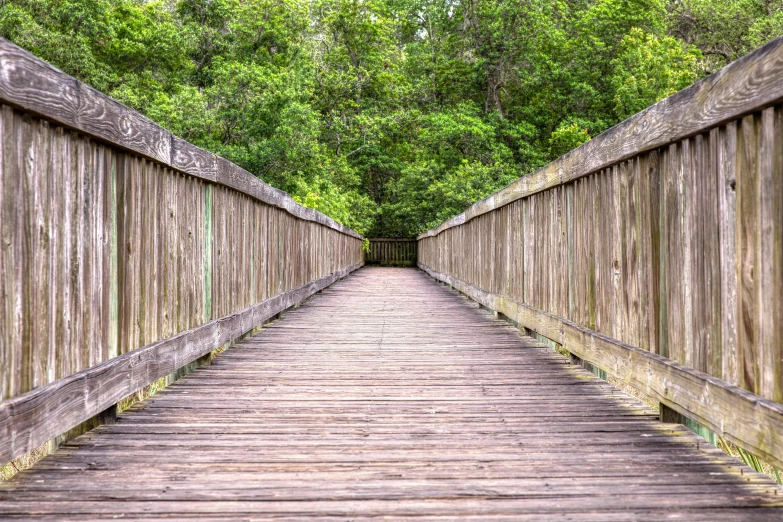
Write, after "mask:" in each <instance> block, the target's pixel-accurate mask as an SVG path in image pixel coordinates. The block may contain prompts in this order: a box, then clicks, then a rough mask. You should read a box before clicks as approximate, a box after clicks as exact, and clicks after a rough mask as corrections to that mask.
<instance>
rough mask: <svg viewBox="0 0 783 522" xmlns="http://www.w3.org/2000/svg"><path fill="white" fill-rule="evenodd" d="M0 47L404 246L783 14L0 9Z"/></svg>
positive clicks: (479, 7) (772, 0)
mask: <svg viewBox="0 0 783 522" xmlns="http://www.w3.org/2000/svg"><path fill="white" fill-rule="evenodd" d="M0 34H1V35H2V36H4V37H5V38H7V39H9V40H11V41H13V42H15V43H17V44H18V45H20V46H21V47H23V48H25V49H27V50H29V51H30V52H32V53H34V54H36V55H38V56H40V57H41V58H43V59H45V60H47V61H49V62H50V63H52V64H53V65H55V66H56V67H59V68H60V69H62V70H63V71H65V72H67V73H69V74H71V75H73V76H75V77H77V78H79V79H80V80H83V81H84V82H86V83H88V84H90V85H92V86H94V87H95V88H97V89H99V90H101V91H103V92H105V93H106V94H108V95H110V96H112V97H114V98H116V99H118V100H120V101H121V102H123V103H125V104H127V105H128V106H130V107H132V108H134V109H137V110H139V111H140V112H142V113H144V114H145V115H147V116H148V117H149V118H151V119H152V120H154V121H156V122H158V123H159V124H161V125H163V126H164V127H166V128H168V129H170V130H171V131H172V132H174V133H175V134H177V135H179V136H181V137H182V138H184V139H186V140H188V141H191V142H193V143H195V144H196V145H199V146H201V147H203V148H205V149H208V150H210V151H213V152H215V153H217V154H219V155H221V156H224V157H226V158H227V159H230V160H231V161H233V162H235V163H237V164H238V165H240V166H242V167H244V168H245V169H247V170H248V171H250V172H252V173H253V174H255V175H257V176H259V177H260V178H261V179H263V180H264V181H266V182H268V183H270V184H271V185H274V186H276V187H279V188H281V189H283V190H285V191H287V192H289V193H290V194H291V195H292V196H293V197H294V198H295V199H296V200H297V201H299V202H301V203H302V204H304V205H306V206H309V207H313V208H316V209H318V210H320V211H322V212H324V213H326V214H328V215H330V216H332V217H333V218H335V219H336V220H338V221H340V222H342V223H344V224H346V225H348V226H350V227H353V228H354V229H355V230H357V231H359V232H361V233H364V234H367V235H389V236H408V235H415V234H417V233H419V232H422V231H424V230H426V229H427V228H430V227H432V226H434V225H437V224H438V223H440V222H441V221H443V220H444V219H446V218H448V217H450V216H452V215H454V214H456V213H459V212H461V211H463V210H464V209H465V208H467V207H468V206H469V205H470V204H471V203H472V202H474V201H476V200H477V199H480V198H482V197H484V196H486V195H488V194H490V193H492V192H494V191H496V190H498V189H500V188H502V187H503V186H504V185H506V184H508V183H509V182H511V181H512V180H514V179H516V178H517V177H519V176H522V175H524V174H527V173H529V172H531V171H532V170H534V169H536V168H537V167H540V166H542V165H544V164H546V163H547V162H549V161H551V160H552V159H554V158H556V157H558V156H560V155H562V154H563V153H565V152H567V151H568V150H570V149H572V148H574V147H575V146H578V145H579V144H581V143H583V142H585V141H587V140H589V139H590V137H592V136H596V135H597V134H599V133H601V132H603V131H604V130H606V129H608V128H609V127H611V126H612V125H614V124H616V123H617V122H619V121H621V120H623V119H625V118H627V117H628V116H630V115H632V114H634V113H636V112H638V111H640V110H641V109H644V108H645V107H647V106H649V105H651V104H652V103H654V102H656V101H658V100H660V99H662V98H664V97H666V96H668V95H670V94H672V93H674V92H676V91H677V90H680V89H682V88H684V87H687V86H688V85H690V84H691V83H693V82H694V81H696V80H698V79H699V78H700V77H703V76H705V75H707V74H709V73H711V72H714V71H715V70H717V69H719V68H720V67H722V66H724V65H726V64H727V63H728V62H730V61H732V60H734V59H736V58H738V57H739V56H741V55H743V54H745V53H747V52H749V51H750V50H752V49H753V48H755V47H757V46H759V45H762V44H764V43H766V42H767V41H768V40H770V39H772V38H774V37H776V36H779V35H781V34H783V0H151V1H147V0H0Z"/></svg>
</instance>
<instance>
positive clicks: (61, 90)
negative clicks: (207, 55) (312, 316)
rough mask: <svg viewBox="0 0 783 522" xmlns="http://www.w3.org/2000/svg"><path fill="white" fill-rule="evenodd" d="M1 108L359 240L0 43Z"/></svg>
mask: <svg viewBox="0 0 783 522" xmlns="http://www.w3.org/2000/svg"><path fill="white" fill-rule="evenodd" d="M0 102H2V103H5V104H8V105H11V106H14V107H16V108H18V109H21V110H22V111H23V112H25V113H28V114H31V115H35V116H39V117H41V118H44V119H47V120H49V121H52V122H56V123H58V124H60V125H63V126H65V127H67V128H69V129H73V130H76V131H79V132H80V133H83V134H85V135H87V136H91V137H93V138H96V139H98V140H101V141H103V142H106V143H108V144H110V145H112V146H116V147H119V148H121V149H123V150H126V151H130V152H133V153H135V154H138V155H140V156H142V157H146V158H149V159H152V160H155V161H156V162H158V163H160V164H162V165H164V166H166V167H170V168H173V169H176V170H178V171H180V172H183V173H186V174H189V175H191V176H194V177H197V178H201V179H204V180H206V181H210V182H213V183H218V184H221V185H224V186H227V187H231V188H234V189H235V190H238V191H240V192H243V193H245V194H247V195H249V196H251V197H253V198H255V199H257V200H259V201H262V202H264V203H266V204H267V205H272V206H275V207H278V208H280V209H283V210H285V211H286V212H288V213H290V214H291V215H294V216H296V217H297V218H299V219H302V220H305V221H313V222H316V223H319V224H321V225H324V226H327V227H330V228H333V229H335V230H338V231H340V232H342V233H344V234H348V235H351V236H353V237H357V238H359V239H361V236H360V235H359V234H357V233H356V232H354V231H353V230H351V229H350V228H348V227H345V226H343V225H341V224H339V223H337V222H336V221H334V220H333V219H331V218H330V217H328V216H325V215H323V214H321V213H320V212H318V211H316V210H313V209H309V208H305V207H303V206H301V205H299V204H298V203H297V202H296V201H294V200H293V198H291V197H290V196H289V195H288V194H286V193H285V192H283V191H281V190H278V189H275V188H273V187H270V186H269V185H267V184H266V183H264V182H263V181H261V180H260V179H258V178H256V177H255V176H253V175H252V174H250V173H249V172H247V171H245V170H244V169H242V168H240V167H238V166H237V165H234V164H233V163H231V162H229V161H228V160H225V159H223V158H220V157H218V156H216V155H214V154H212V153H210V152H208V151H205V150H203V149H200V148H199V147H196V146H195V145H193V144H192V143H189V142H187V141H185V140H183V139H181V138H178V137H176V136H174V135H172V134H171V133H170V132H169V131H168V130H166V129H164V128H163V127H161V126H159V125H157V124H156V123H154V122H152V121H151V120H149V119H147V118H146V117H144V116H143V115H141V114H140V113H138V112H136V111H134V110H132V109H130V108H128V107H126V106H125V105H122V104H121V103H119V102H118V101H116V100H114V99H112V98H110V97H108V96H106V95H105V94H103V93H100V92H98V91H96V90H95V89H93V88H92V87H90V86H88V85H85V84H84V83H82V82H80V81H78V80H76V79H75V78H73V77H71V76H68V75H67V74H65V73H63V72H62V71H60V70H58V69H56V68H54V67H52V66H51V65H49V64H48V63H46V62H44V61H43V60H41V59H39V58H37V57H35V56H33V55H32V54H30V53H28V52H27V51H25V50H23V49H21V48H20V47H17V46H16V45H14V44H12V43H11V42H9V41H7V40H5V39H3V38H0Z"/></svg>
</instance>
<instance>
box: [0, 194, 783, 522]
mask: <svg viewBox="0 0 783 522" xmlns="http://www.w3.org/2000/svg"><path fill="white" fill-rule="evenodd" d="M550 208H552V207H550ZM439 260H440V261H442V262H445V258H443V257H441V258H440V259H439ZM239 348H240V349H237V350H230V351H228V352H226V353H224V354H221V355H220V356H219V357H217V358H216V359H214V361H213V363H212V364H211V365H210V366H208V367H203V368H201V369H199V371H197V372H194V373H192V374H190V375H189V376H188V377H187V378H185V379H182V380H180V381H178V382H177V383H175V384H174V385H173V386H171V387H169V388H167V389H166V390H165V391H163V392H160V393H158V394H156V395H155V396H153V397H151V398H150V399H148V400H147V401H145V402H144V403H143V404H139V405H136V406H134V407H133V408H132V410H131V411H129V412H127V413H125V414H123V415H121V416H120V417H119V419H118V422H117V423H116V424H113V425H111V426H104V427H101V428H99V429H98V430H94V431H93V432H91V433H89V434H87V435H85V436H83V437H80V438H78V439H76V440H74V441H72V442H71V443H69V444H68V445H67V446H65V447H63V448H61V449H60V450H58V452H57V453H56V454H55V455H52V456H51V457H50V458H48V459H46V460H44V461H42V462H40V463H39V464H38V465H37V466H35V467H34V468H32V469H31V470H28V471H26V472H24V473H22V474H20V475H19V476H18V477H16V478H15V479H14V480H12V481H11V482H8V483H5V484H2V485H0V516H2V517H4V518H8V517H11V516H17V515H19V516H21V515H23V514H24V515H27V516H30V515H35V516H39V514H40V513H56V515H51V516H52V518H53V517H55V516H56V517H59V518H60V519H68V517H70V516H71V513H78V516H79V517H80V519H87V520H89V519H91V517H101V516H103V517H104V518H105V517H106V516H116V513H126V516H143V517H158V518H160V517H166V516H172V517H180V518H183V517H184V518H193V517H196V516H202V517H207V518H217V517H221V518H226V517H228V518H231V517H232V516H233V515H237V516H238V517H240V518H241V517H245V518H270V517H273V518H278V517H280V516H283V517H285V516H286V514H293V516H294V517H295V518H299V519H314V518H319V517H328V518H335V517H345V518H351V519H354V518H357V514H358V515H360V516H367V517H375V518H378V517H387V518H394V519H405V518H406V517H408V516H410V517H415V518H416V519H422V518H423V519H424V520H427V519H428V517H433V518H435V517H440V519H441V520H442V519H456V518H459V519H464V518H465V517H468V518H470V517H471V516H473V517H475V518H476V519H487V518H489V519H495V518H497V517H508V518H509V519H514V520H518V519H519V517H520V513H534V514H535V515H536V517H537V518H546V519H549V518H565V519H567V518H579V519H580V520H585V519H587V520H591V519H595V520H607V519H608V520H613V519H619V520H622V519H628V518H629V517H630V518H638V519H644V520H656V519H662V520H663V519H665V518H666V517H671V516H673V515H678V516H681V518H688V519H692V518H693V515H696V516H699V514H700V513H701V510H702V509H706V510H711V511H709V513H710V518H709V520H713V521H714V520H724V519H725V520H737V519H743V520H747V519H753V517H754V516H756V517H757V518H758V519H760V520H762V519H763V517H762V516H760V515H759V513H763V514H764V515H766V516H768V517H774V516H775V515H777V511H775V509H777V508H776V507H775V506H780V505H781V500H780V492H781V491H783V490H781V489H780V488H778V487H777V486H775V485H774V484H772V483H771V481H770V480H769V479H768V478H767V477H765V476H763V475H760V474H757V473H754V472H752V471H751V470H750V469H749V468H746V467H744V466H743V465H742V464H741V463H740V462H738V461H736V460H733V459H731V457H729V456H727V455H725V454H723V453H722V452H720V451H718V450H717V449H715V448H713V447H711V446H709V445H708V444H706V443H705V442H704V441H703V440H702V439H700V438H699V437H697V436H696V435H694V434H693V433H691V432H689V431H688V430H687V429H685V428H684V427H682V426H678V425H673V424H662V423H659V422H657V420H656V416H655V415H656V414H655V412H654V411H652V410H650V409H649V408H647V407H645V406H643V405H641V404H640V403H639V402H638V401H636V400H635V399H633V398H631V397H628V396H625V395H623V394H620V393H617V391H616V390H614V389H613V388H612V387H611V386H610V385H608V384H607V383H605V382H603V381H600V380H599V379H597V378H595V377H594V376H593V375H592V374H590V373H589V372H587V371H585V370H584V369H583V368H581V367H578V366H574V365H571V364H569V363H568V362H567V359H565V358H563V357H561V356H560V355H558V354H555V353H553V352H552V351H550V350H547V349H545V348H543V347H542V345H541V344H540V343H537V342H535V341H533V340H532V339H531V338H530V337H527V336H524V335H519V331H518V330H517V329H515V328H513V327H511V326H510V325H508V324H505V323H503V322H500V321H493V320H492V319H491V315H490V314H488V313H487V312H485V311H483V310H479V309H478V307H476V306H471V305H470V304H469V303H468V302H467V301H466V300H464V299H462V298H460V297H459V294H458V293H457V292H453V291H450V290H448V289H447V288H445V287H443V286H440V285H438V284H436V282H435V281H433V280H431V279H429V278H427V277H426V275H425V274H423V273H422V272H419V271H416V270H411V269H399V268H368V269H364V270H361V271H359V272H358V273H356V274H355V275H353V276H352V277H351V278H349V279H347V280H344V281H342V282H340V283H338V284H336V285H334V286H331V287H330V288H328V289H327V290H326V291H325V292H324V293H322V294H320V295H318V296H316V297H315V298H313V299H312V300H310V301H309V302H307V303H305V304H304V305H303V306H302V307H299V308H297V309H295V310H292V311H290V312H288V313H287V314H285V316H284V317H283V319H282V320H280V321H276V322H274V323H272V324H270V325H269V326H268V327H266V328H264V329H263V330H262V332H261V333H260V334H259V335H256V336H254V337H252V338H248V339H245V340H243V341H241V342H240V344H239ZM227 382H230V383H232V385H231V386H226V383H227ZM237 448H242V451H237ZM85 477H87V478H88V479H89V480H85ZM229 478H230V480H228V479H229ZM553 498H555V499H557V500H556V501H553V500H552V499H553ZM607 498H610V500H609V501H607ZM661 498H663V499H665V500H664V501H663V502H662V501H661ZM129 506H130V507H129ZM524 516H525V515H524V514H523V515H522V517H524ZM359 518H361V517H359ZM532 519H535V518H532ZM523 520H524V518H523Z"/></svg>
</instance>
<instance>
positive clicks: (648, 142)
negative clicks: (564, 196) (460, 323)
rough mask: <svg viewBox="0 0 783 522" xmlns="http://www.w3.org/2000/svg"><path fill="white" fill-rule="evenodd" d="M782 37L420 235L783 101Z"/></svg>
mask: <svg viewBox="0 0 783 522" xmlns="http://www.w3.org/2000/svg"><path fill="white" fill-rule="evenodd" d="M781 77H783V37H781V38H777V39H775V40H772V41H771V42H769V43H768V44H767V45H765V46H763V47H760V48H758V49H756V50H755V51H753V52H751V53H749V54H747V55H745V56H743V57H742V58H740V59H739V60H737V61H735V62H732V63H730V64H729V65H727V66H726V67H724V68H723V69H721V70H720V71H718V72H716V73H715V74H712V75H710V76H708V77H706V78H704V79H703V80H701V81H699V82H698V83H695V84H694V85H692V86H691V87H688V88H687V89H684V90H682V91H680V92H677V93H675V94H673V95H672V96H670V97H668V98H666V99H664V100H662V101H660V102H658V103H656V104H655V105H652V106H650V107H648V108H647V109H645V110H643V111H642V112H640V113H638V114H635V115H633V116H631V117H630V118H628V119H627V120H625V121H623V122H621V123H618V124H617V125H615V126H614V127H612V128H611V129H609V130H607V131H606V132H604V133H603V134H600V135H598V136H596V137H595V138H593V139H591V140H590V141H588V142H586V143H584V144H583V145H581V146H579V147H577V148H576V149H574V150H572V151H571V152H568V153H567V154H564V155H563V156H561V157H559V158H558V159H556V160H555V161H553V162H551V163H550V164H548V165H546V166H545V167H542V168H540V169H538V170H537V171H535V172H533V173H531V174H528V175H526V176H522V177H521V178H518V179H517V180H515V181H513V182H511V183H510V184H509V185H508V186H507V187H505V188H504V189H502V190H499V191H497V192H495V193H494V194H492V195H490V196H488V197H486V198H484V199H482V200H480V201H477V202H476V203H474V204H473V205H471V206H470V208H468V209H467V210H466V211H465V212H462V213H461V214H457V215H456V216H454V217H452V218H450V219H447V220H446V221H444V222H443V223H441V224H440V225H438V226H437V227H435V228H433V229H431V230H428V231H427V232H424V233H422V234H419V236H418V238H417V239H423V238H425V237H431V236H435V235H437V234H440V233H441V232H443V231H444V230H447V229H449V228H451V227H455V226H459V225H462V224H463V223H466V222H468V221H470V220H471V219H474V218H476V217H478V216H481V215H483V214H486V213H488V212H492V211H493V210H496V209H499V208H501V207H503V206H505V205H508V204H509V203H511V202H513V201H517V200H519V199H522V198H526V197H528V196H531V195H533V194H536V193H538V192H542V191H544V190H548V189H551V188H554V187H557V186H560V185H564V184H567V183H571V182H573V181H575V180H577V179H579V178H581V177H584V176H587V175H589V174H592V173H594V172H598V171H599V170H601V169H605V168H607V167H610V166H612V165H616V164H618V163H620V162H622V161H625V160H627V159H629V158H633V157H635V156H638V155H639V154H640V153H642V152H646V151H650V150H655V149H658V148H661V147H663V146H665V145H668V144H670V143H674V142H677V141H680V140H683V139H685V138H688V137H691V136H695V135H697V134H699V133H702V132H704V131H705V130H707V129H711V128H713V127H717V126H719V125H721V124H724V123H726V122H729V121H732V120H737V119H739V118H741V117H742V116H744V115H746V114H749V113H751V112H756V111H759V110H761V109H763V108H765V107H769V106H771V105H774V104H777V103H779V102H780V101H781V100H783V84H781V81H780V80H781Z"/></svg>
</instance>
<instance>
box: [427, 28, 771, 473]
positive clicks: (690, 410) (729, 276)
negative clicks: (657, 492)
mask: <svg viewBox="0 0 783 522" xmlns="http://www.w3.org/2000/svg"><path fill="white" fill-rule="evenodd" d="M781 80H783V39H777V40H774V41H772V42H770V43H769V44H767V45H765V46H764V47H762V48H760V49H757V50H756V51H754V52H752V53H750V54H748V55H747V56H745V57H743V58H741V59H739V60H737V61H736V62H734V63H732V64H730V65H728V66H727V67H726V68H724V69H723V70H721V71H719V72H717V73H716V74H714V75H712V76H710V77H708V78H705V79H704V80H702V81H700V82H699V83H697V84H695V85H693V86H692V87H690V88H688V89H685V90H684V91H681V92H679V93H677V94H675V95H673V96H671V97H669V98H667V99H665V100H663V101H661V102H660V103H658V104H656V105H653V106H652V107H650V108H648V109H646V110H644V111H642V112H641V113H639V114H637V115H635V116H632V117H631V118H629V119H628V120H626V121H624V122H622V123H620V124H618V125H617V126H615V127H614V128H612V129H610V130H609V131H607V132H605V133H604V134H602V135H600V136H598V137H596V138H594V139H593V140H591V141H589V142H587V143H585V144H584V145H582V146H580V147H579V148H577V149H575V150H574V151H572V152H570V153H568V154H566V155H565V156H563V157H561V158H559V159H557V160H555V161H554V162H552V163H551V164H550V165H548V166H546V167H544V168H542V169H540V170H538V171H536V172H534V173H532V174H531V175H529V176H525V177H522V178H520V179H518V180H517V181H515V182H513V183H511V184H510V185H509V186H508V187H506V188H504V189H503V190H501V191H499V192H497V193H495V194H493V195H491V196H489V197H488V198H486V199H484V200H482V201H479V202H478V203H476V204H474V205H473V206H471V207H470V208H469V209H468V210H467V211H466V212H464V213H463V214H460V215H458V216H455V217H454V218H451V219H449V220H447V221H445V222H444V223H443V224H441V225H440V226H439V227H437V228H435V229H433V230H430V231H428V232H426V233H424V234H422V235H420V236H419V238H418V239H419V266H420V267H421V268H422V269H423V270H425V271H427V272H428V273H429V274H430V275H431V276H433V277H434V278H436V279H438V280H440V281H443V282H445V283H448V284H450V285H452V286H454V287H455V288H457V289H459V290H460V291H462V292H464V293H465V294H467V295H468V296H470V297H472V298H473V299H475V300H477V301H478V302H480V303H482V304H483V305H484V306H486V307H488V308H491V309H493V310H496V311H498V312H500V313H502V314H504V315H506V316H508V317H509V318H511V319H512V320H514V321H515V322H516V323H517V324H519V325H520V326H522V327H524V328H526V329H529V330H532V331H535V332H537V333H539V334H540V335H542V336H544V337H548V338H549V339H551V340H553V341H555V342H556V343H559V344H560V345H561V346H562V347H563V348H564V349H566V350H568V351H570V352H571V353H572V354H574V355H576V356H578V357H579V358H581V359H583V360H585V361H587V362H589V363H591V364H593V365H594V366H597V367H598V368H600V369H602V370H604V371H606V372H607V373H609V374H610V375H613V376H615V377H618V378H621V379H623V380H625V381H627V382H628V383H629V384H631V385H632V386H634V387H636V388H637V389H639V390H641V391H642V392H644V393H646V394H648V395H649V396H651V397H653V398H654V399H656V400H658V401H660V403H661V404H663V405H664V406H665V407H668V408H671V409H673V410H675V411H677V412H679V413H680V414H682V415H685V416H686V417H689V418H691V419H693V420H695V421H697V422H699V423H701V424H702V425H704V426H706V427H708V428H709V429H711V430H713V431H714V432H716V433H717V434H718V435H720V436H722V437H724V438H726V439H728V440H730V441H732V442H734V443H736V444H737V445H738V446H740V447H742V448H744V449H746V450H748V451H750V452H752V453H754V454H756V455H758V456H759V457H761V458H763V459H765V460H767V461H769V462H770V463H773V464H774V465H776V466H778V467H781V468H783V405H782V404H781V403H783V104H782V103H781V102H783V81H781Z"/></svg>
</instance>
